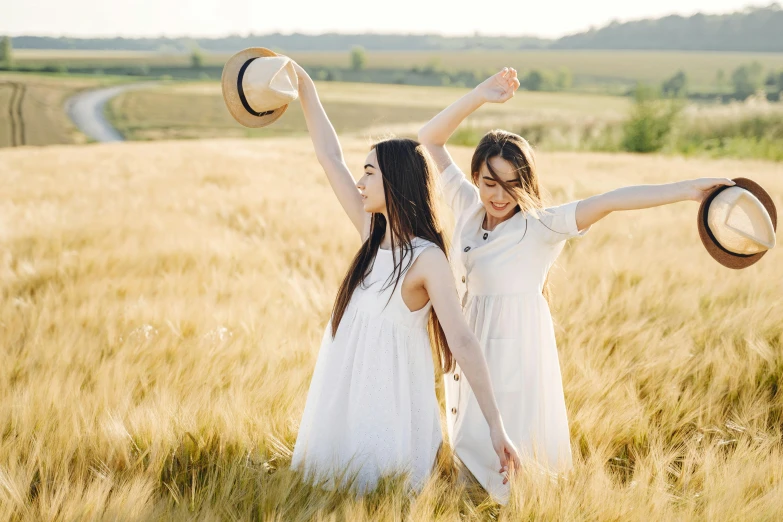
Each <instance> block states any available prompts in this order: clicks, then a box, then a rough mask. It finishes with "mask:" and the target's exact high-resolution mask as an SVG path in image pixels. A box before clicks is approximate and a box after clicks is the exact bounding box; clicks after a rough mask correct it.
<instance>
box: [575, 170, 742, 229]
mask: <svg viewBox="0 0 783 522" xmlns="http://www.w3.org/2000/svg"><path fill="white" fill-rule="evenodd" d="M720 185H734V182H733V181H731V180H730V179H727V178H699V179H691V180H687V181H678V182H676V183H666V184H663V185H635V186H631V187H623V188H619V189H616V190H612V191H610V192H605V193H603V194H598V195H596V196H592V197H589V198H586V199H583V200H582V201H580V202H579V204H578V205H577V207H576V225H577V228H578V229H579V230H584V229H586V228H587V227H589V226H590V225H592V224H593V223H595V222H597V221H598V220H600V219H603V218H604V217H606V216H608V215H609V214H610V213H612V212H616V211H618V210H638V209H643V208H651V207H658V206H661V205H668V204H669V203H676V202H678V201H698V202H701V200H703V199H704V197H705V196H706V195H707V194H709V193H710V192H711V191H712V189H714V188H715V187H718V186H720Z"/></svg>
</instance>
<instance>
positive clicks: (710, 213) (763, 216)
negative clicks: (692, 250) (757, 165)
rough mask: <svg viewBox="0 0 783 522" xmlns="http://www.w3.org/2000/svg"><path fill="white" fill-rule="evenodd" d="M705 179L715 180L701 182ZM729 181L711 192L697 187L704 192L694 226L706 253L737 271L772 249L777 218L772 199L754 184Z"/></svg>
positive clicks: (742, 181) (738, 179)
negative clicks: (697, 229)
mask: <svg viewBox="0 0 783 522" xmlns="http://www.w3.org/2000/svg"><path fill="white" fill-rule="evenodd" d="M709 180H712V181H715V179H713V178H707V179H706V180H704V181H705V182H707V181H709ZM732 181H733V182H734V183H733V184H732V185H729V184H722V185H723V186H719V187H717V188H715V189H712V190H708V189H709V187H706V186H705V187H700V188H701V189H702V191H704V190H705V189H707V190H708V191H707V192H706V193H705V194H703V196H702V199H701V206H700V207H699V213H698V216H697V221H698V223H697V226H698V228H699V237H700V238H701V241H702V243H703V244H704V247H705V248H706V249H707V252H709V254H710V255H711V256H712V257H713V258H715V260H716V261H718V262H719V263H721V264H722V265H723V266H726V267H728V268H735V269H739V268H745V267H748V266H750V265H752V264H754V263H756V262H758V260H759V259H761V257H762V256H763V255H764V254H766V253H767V251H768V250H769V249H771V248H773V247H774V246H775V243H776V241H775V232H776V230H777V223H778V215H777V209H776V208H775V204H774V203H773V202H772V198H771V197H770V196H769V194H767V192H766V191H765V190H764V189H763V188H761V186H759V185H758V184H757V183H755V182H753V181H751V180H749V179H747V178H735V179H733V180H732ZM694 190H696V187H694ZM694 199H696V198H694ZM697 201H698V199H697Z"/></svg>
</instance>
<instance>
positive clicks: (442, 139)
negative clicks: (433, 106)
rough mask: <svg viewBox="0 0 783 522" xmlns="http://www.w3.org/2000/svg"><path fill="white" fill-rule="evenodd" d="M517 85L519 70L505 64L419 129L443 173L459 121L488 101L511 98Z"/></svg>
mask: <svg viewBox="0 0 783 522" xmlns="http://www.w3.org/2000/svg"><path fill="white" fill-rule="evenodd" d="M518 88H519V80H518V79H517V71H516V70H514V69H510V68H508V67H504V68H503V70H502V71H500V72H499V73H497V74H495V75H493V76H490V77H489V78H487V79H486V80H484V81H483V82H482V83H481V84H480V85H478V86H477V87H476V88H475V89H473V90H472V91H470V92H469V93H468V94H466V95H465V96H463V97H462V98H460V99H459V100H457V101H455V102H454V103H452V104H451V105H449V106H448V107H446V108H445V109H443V110H442V111H441V112H440V113H439V114H438V115H437V116H435V117H434V118H432V119H431V120H430V121H429V123H427V124H426V125H425V126H424V127H422V128H421V129H420V130H419V142H421V143H422V145H424V146H425V147H426V148H427V151H428V152H429V153H430V155H431V156H432V158H433V159H434V160H435V163H437V165H438V170H439V171H440V172H443V170H445V169H446V167H448V166H449V165H450V164H451V163H452V160H451V156H450V155H449V152H448V151H447V150H446V142H447V141H448V140H449V137H450V136H451V135H452V134H454V131H455V130H457V127H459V124H460V123H462V121H463V120H464V119H465V118H467V117H468V116H470V115H471V114H472V113H473V112H475V111H476V110H477V109H478V108H479V107H481V106H482V105H484V104H485V103H488V102H489V103H503V102H505V101H506V100H509V99H511V98H512V97H513V96H514V92H515V91H516V90H517V89H518Z"/></svg>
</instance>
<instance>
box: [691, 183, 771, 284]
mask: <svg viewBox="0 0 783 522" xmlns="http://www.w3.org/2000/svg"><path fill="white" fill-rule="evenodd" d="M732 181H733V182H734V183H736V185H734V186H735V187H740V188H743V189H745V190H747V191H748V192H750V193H751V194H753V195H754V196H756V197H757V198H758V200H759V201H761V204H762V205H764V208H766V209H767V213H769V217H770V220H771V221H772V228H773V229H774V230H775V231H777V229H778V213H777V210H776V209H775V204H774V203H773V202H772V198H771V197H770V196H769V194H767V192H766V191H765V190H764V189H763V188H761V186H760V185H759V184H758V183H756V182H754V181H751V180H749V179H747V178H734V179H733V180H732ZM727 188H729V185H723V186H720V187H718V188H716V189H715V190H713V191H712V192H710V194H708V195H707V197H705V198H704V200H703V201H702V202H701V206H699V214H698V216H697V221H698V227H699V237H700V238H701V242H702V244H704V248H706V249H707V252H709V254H710V255H711V256H712V257H713V258H714V259H715V260H716V261H717V262H718V263H720V264H722V265H723V266H725V267H728V268H733V269H741V268H746V267H749V266H750V265H752V264H754V263H757V262H758V261H759V259H761V258H762V256H763V255H764V254H766V253H767V251H766V250H765V251H763V252H759V253H757V254H750V255H744V254H735V253H734V252H730V251H728V250H726V249H725V248H723V247H722V246H721V245H720V243H718V240H717V239H715V236H714V235H713V234H712V231H710V227H709V226H708V225H707V215H708V211H709V209H710V203H712V200H713V199H715V196H717V195H718V194H720V193H721V192H722V191H724V190H726V189H727Z"/></svg>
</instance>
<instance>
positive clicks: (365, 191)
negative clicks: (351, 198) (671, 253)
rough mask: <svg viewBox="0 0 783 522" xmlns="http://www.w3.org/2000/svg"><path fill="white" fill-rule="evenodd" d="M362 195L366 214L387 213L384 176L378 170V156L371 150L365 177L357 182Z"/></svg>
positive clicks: (365, 167)
mask: <svg viewBox="0 0 783 522" xmlns="http://www.w3.org/2000/svg"><path fill="white" fill-rule="evenodd" d="M356 187H357V188H358V189H359V192H360V193H361V195H362V202H363V203H364V211H365V212H376V213H385V212H386V195H385V194H384V192H383V174H381V169H379V168H378V156H377V154H375V149H373V150H371V151H370V153H369V154H368V155H367V158H366V159H365V160H364V176H362V177H361V178H360V179H359V181H357V182H356Z"/></svg>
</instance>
